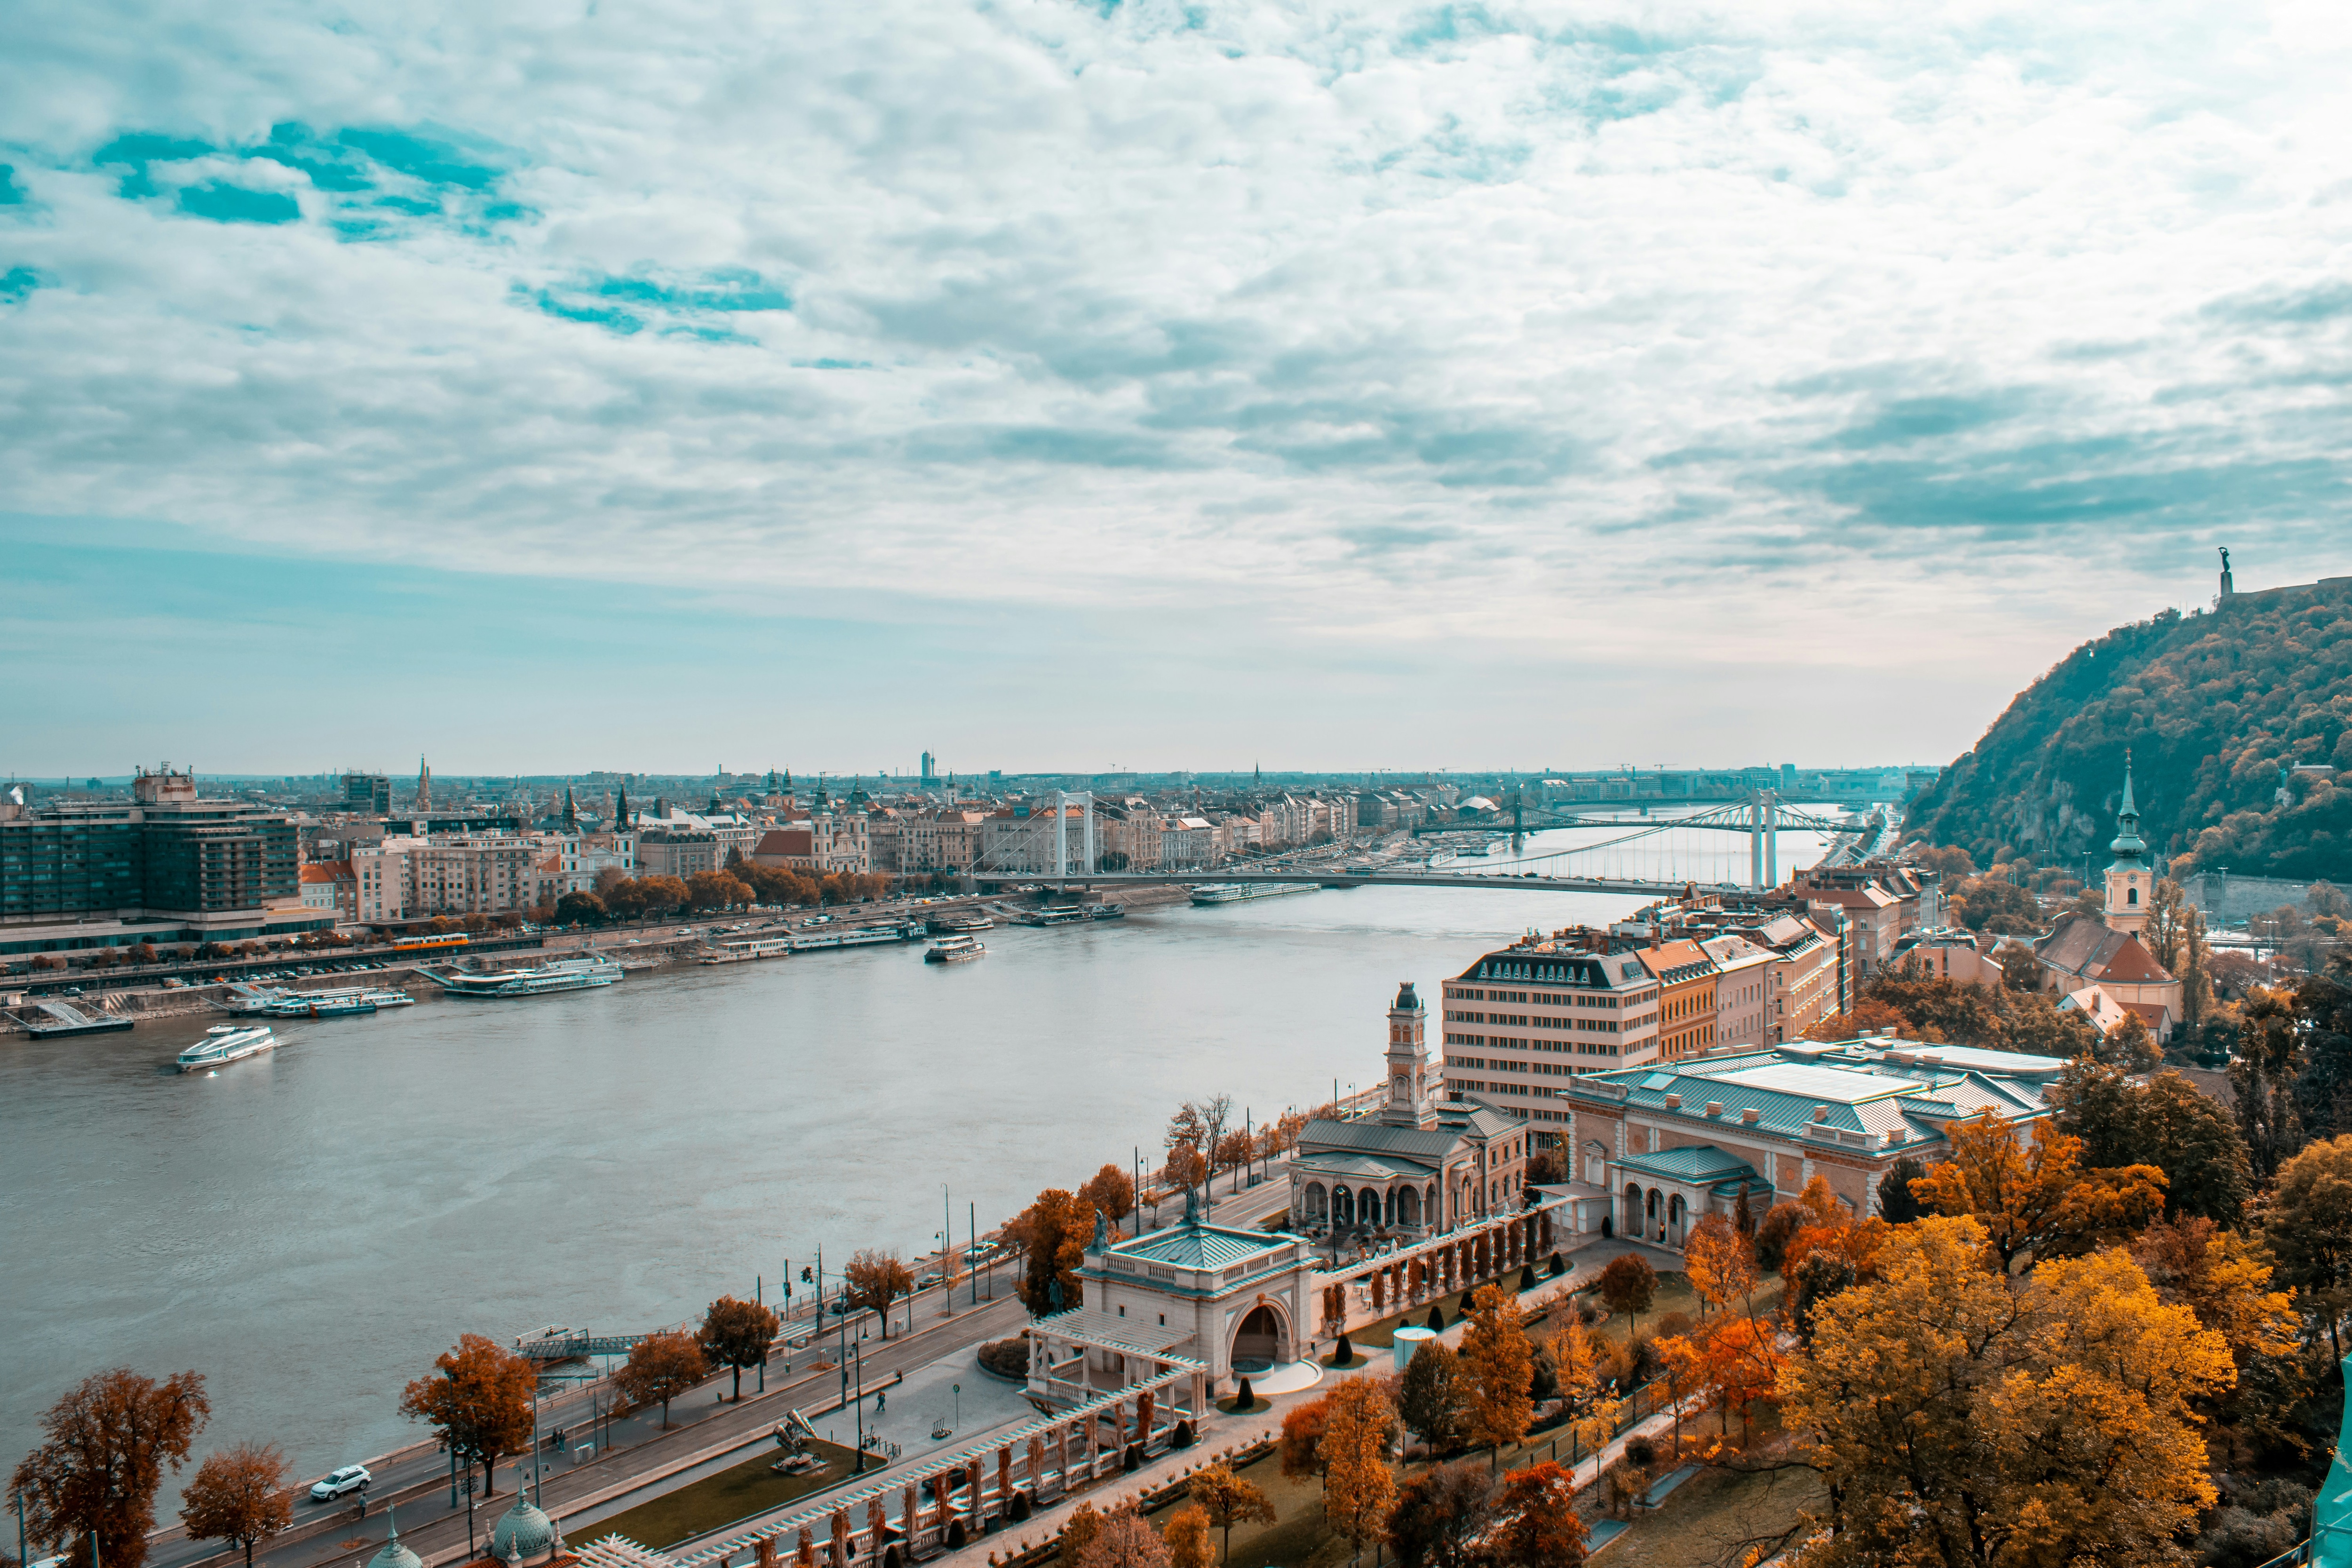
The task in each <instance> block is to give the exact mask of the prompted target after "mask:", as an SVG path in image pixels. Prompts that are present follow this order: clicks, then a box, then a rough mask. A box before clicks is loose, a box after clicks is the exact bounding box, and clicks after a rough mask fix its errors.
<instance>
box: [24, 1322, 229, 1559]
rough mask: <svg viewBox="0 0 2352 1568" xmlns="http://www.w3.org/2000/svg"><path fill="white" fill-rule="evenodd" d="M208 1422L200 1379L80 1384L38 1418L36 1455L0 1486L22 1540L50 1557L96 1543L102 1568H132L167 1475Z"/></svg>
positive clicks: (190, 1375)
mask: <svg viewBox="0 0 2352 1568" xmlns="http://www.w3.org/2000/svg"><path fill="white" fill-rule="evenodd" d="M211 1418H212V1405H211V1404H210V1403H209V1402H208V1401H207V1400H206V1399H205V1380H204V1376H203V1374H202V1373H194V1372H184V1373H180V1374H179V1375H178V1376H176V1377H173V1378H170V1379H167V1380H166V1381H164V1382H162V1383H158V1382H156V1381H155V1380H154V1379H153V1378H152V1377H142V1376H141V1375H140V1374H139V1373H135V1372H132V1371H131V1370H130V1369H129V1368H128V1367H118V1368H116V1369H115V1370H113V1371H111V1372H101V1373H94V1374H93V1375H91V1376H89V1377H86V1378H84V1379H83V1380H82V1381H81V1382H80V1383H79V1384H78V1385H76V1386H75V1387H74V1388H73V1389H72V1390H70V1391H69V1392H68V1393H67V1394H66V1395H65V1397H64V1398H62V1399H60V1400H58V1402H57V1403H56V1404H55V1405H50V1406H49V1408H48V1409H47V1411H45V1412H44V1413H43V1414H42V1415H41V1432H42V1435H43V1436H42V1440H41V1444H40V1447H37V1448H35V1449H34V1450H33V1451H32V1452H31V1453H29V1454H27V1455H26V1456H25V1458H23V1460H21V1461H20V1462H19V1463H18V1464H17V1466H16V1471H15V1473H14V1474H13V1475H12V1476H11V1477H10V1478H9V1481H8V1486H9V1489H10V1490H12V1491H14V1492H15V1493H16V1495H17V1497H18V1498H19V1499H20V1500H21V1506H22V1507H23V1509H24V1510H25V1511H24V1527H25V1533H26V1536H28V1537H29V1538H31V1539H32V1540H33V1541H36V1542H39V1543H40V1544H41V1545H42V1546H43V1547H45V1548H47V1549H48V1550H49V1551H52V1552H64V1551H65V1550H66V1549H67V1548H68V1546H70V1545H72V1544H73V1543H74V1542H82V1541H87V1540H88V1539H89V1537H90V1536H92V1535H95V1536H97V1538H98V1549H99V1557H100V1562H101V1563H105V1564H106V1565H107V1568H139V1565H140V1564H141V1563H144V1562H145V1561H146V1560H147V1532H148V1531H149V1530H150V1529H152V1527H153V1525H154V1522H155V1493H156V1491H157V1489H159V1488H161V1487H162V1486H163V1472H164V1470H165V1469H166V1468H169V1469H171V1470H172V1471H173V1472H174V1473H176V1472H177V1471H178V1470H179V1468H180V1467H181V1466H182V1465H184V1464H185V1463H187V1459H188V1448H189V1446H190V1445H191V1444H192V1443H194V1441H195V1437H196V1434H198V1433H199V1432H202V1431H203V1430H204V1429H205V1422H206V1421H208V1420H210V1419H211Z"/></svg>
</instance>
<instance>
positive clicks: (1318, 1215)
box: [1307, 1182, 1328, 1225]
mask: <svg viewBox="0 0 2352 1568" xmlns="http://www.w3.org/2000/svg"><path fill="white" fill-rule="evenodd" d="M1327 1212H1328V1204H1327V1201H1326V1199H1325V1197H1324V1194H1323V1184H1322V1183H1320V1182H1309V1183H1307V1223H1308V1224H1310V1225H1319V1224H1321V1223H1322V1222H1323V1220H1324V1218H1325V1217H1326V1215H1327Z"/></svg>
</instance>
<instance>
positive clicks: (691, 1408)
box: [147, 1166, 1289, 1568]
mask: <svg viewBox="0 0 2352 1568" xmlns="http://www.w3.org/2000/svg"><path fill="white" fill-rule="evenodd" d="M1226 1184H1229V1182H1221V1185H1226ZM1288 1202H1289V1198H1288V1186H1287V1184H1286V1181H1285V1180H1283V1179H1282V1178H1281V1175H1280V1168H1279V1166H1277V1167H1276V1170H1275V1172H1274V1174H1273V1176H1272V1178H1271V1179H1268V1180H1266V1181H1264V1182H1262V1183H1261V1184H1258V1185H1255V1186H1251V1187H1245V1188H1244V1190H1243V1191H1242V1192H1241V1194H1238V1195H1237V1196H1236V1195H1234V1194H1225V1195H1223V1196H1221V1197H1220V1198H1219V1199H1218V1200H1217V1203H1216V1206H1215V1209H1214V1211H1213V1213H1214V1216H1215V1217H1216V1218H1217V1219H1219V1220H1220V1221H1221V1222H1222V1223H1225V1224H1238V1225H1243V1226H1255V1225H1257V1224H1258V1223H1259V1222H1260V1221H1262V1220H1265V1219H1266V1218H1269V1217H1271V1216H1272V1215H1276V1214H1278V1213H1280V1212H1282V1211H1283V1210H1284V1209H1285V1208H1286V1207H1287V1205H1288ZM1171 1212H1172V1205H1171ZM1163 1217H1164V1216H1163ZM1130 1223H1132V1222H1130ZM1143 1223H1144V1224H1145V1225H1146V1226H1151V1225H1156V1224H1159V1223H1162V1218H1161V1217H1155V1216H1154V1215H1152V1214H1151V1213H1150V1212H1147V1213H1146V1214H1145V1215H1144V1221H1143ZM1012 1272H1013V1268H1012V1266H1011V1263H1010V1261H1009V1260H1008V1262H1007V1264H1006V1265H1005V1266H1003V1267H1000V1268H997V1269H996V1270H995V1271H994V1274H995V1276H996V1278H994V1279H989V1278H987V1277H986V1276H983V1280H982V1286H981V1290H982V1297H983V1299H982V1300H981V1302H980V1303H979V1304H978V1305H976V1306H975V1305H973V1304H971V1300H970V1293H971V1289H972V1285H971V1280H970V1279H959V1280H958V1281H957V1282H956V1299H957V1302H958V1304H957V1305H956V1307H955V1308H954V1310H953V1311H952V1312H951V1313H943V1312H942V1310H941V1306H940V1292H939V1291H938V1290H936V1289H932V1290H927V1291H923V1292H920V1293H919V1294H918V1295H917V1296H916V1297H915V1298H914V1299H913V1300H911V1301H910V1302H907V1303H902V1304H899V1305H898V1306H896V1307H894V1309H893V1310H892V1318H891V1321H892V1322H893V1323H903V1322H904V1321H906V1315H907V1314H908V1311H909V1310H911V1311H912V1314H913V1316H914V1320H915V1323H916V1327H915V1328H914V1330H913V1331H911V1332H906V1331H901V1332H898V1333H895V1334H894V1335H893V1336H892V1337H891V1338H890V1339H889V1340H888V1341H887V1342H885V1341H882V1340H879V1339H877V1338H873V1337H871V1333H872V1330H873V1327H874V1324H875V1321H876V1320H875V1318H874V1316H873V1314H872V1313H870V1312H865V1313H859V1314H857V1316H856V1318H855V1319H854V1320H853V1321H852V1322H851V1326H850V1328H849V1334H850V1335H851V1336H853V1337H855V1336H856V1335H858V1334H860V1333H865V1334H866V1335H867V1336H868V1337H866V1338H865V1339H863V1340H861V1341H859V1342H858V1344H859V1361H858V1362H854V1363H850V1364H851V1365H852V1366H855V1367H858V1368H859V1374H858V1375H859V1378H860V1381H861V1383H862V1386H863V1388H864V1390H865V1393H864V1394H863V1397H862V1403H863V1404H864V1405H865V1408H866V1411H867V1412H869V1413H870V1412H871V1411H872V1410H873V1408H874V1404H875V1401H876V1399H877V1396H881V1395H884V1394H887V1392H888V1391H889V1385H890V1384H891V1383H892V1380H893V1379H894V1378H895V1377H896V1376H897V1375H898V1374H899V1373H911V1372H914V1371H916V1370H917V1369H919V1368H920V1367H924V1366H928V1365H929V1364H931V1363H934V1362H937V1361H940V1360H941V1359H942V1358H945V1357H949V1356H953V1355H957V1354H958V1353H959V1352H962V1353H967V1354H968V1353H970V1352H976V1351H977V1349H978V1347H979V1346H980V1345H981V1344H982V1343H983V1342H986V1341H990V1340H1000V1339H1007V1338H1010V1337H1011V1336H1013V1335H1014V1334H1017V1333H1018V1332H1020V1331H1021V1327H1022V1325H1023V1324H1024V1323H1026V1322H1027V1321H1029V1314H1028V1312H1027V1310H1025V1309H1024V1308H1023V1307H1022V1305H1021V1303H1020V1300H1018V1298H1016V1297H1015V1296H1014V1295H1013V1291H1012V1289H1011V1275H1012ZM991 1293H993V1299H989V1297H990V1295H991ZM835 1322H836V1323H837V1322H838V1320H835ZM809 1329H810V1325H809V1324H808V1322H807V1321H805V1320H799V1319H796V1320H794V1321H793V1323H792V1324H790V1325H788V1327H787V1330H786V1332H787V1334H788V1335H791V1336H793V1337H798V1336H801V1335H805V1334H807V1333H808V1332H809ZM840 1359H841V1358H840V1341H839V1331H838V1330H837V1329H828V1331H826V1332H825V1334H824V1336H823V1342H822V1343H817V1342H812V1343H809V1344H805V1345H802V1346H798V1347H793V1346H792V1345H788V1344H786V1343H784V1342H781V1341H780V1342H779V1343H778V1346H777V1348H776V1350H775V1352H773V1353H772V1354H771V1356H770V1358H769V1362H768V1367H767V1384H768V1387H767V1392H766V1393H764V1394H761V1393H756V1392H754V1390H755V1388H756V1384H757V1378H758V1373H757V1372H756V1370H748V1371H746V1372H745V1373H744V1374H743V1381H744V1390H743V1397H742V1400H741V1401H740V1403H726V1402H723V1396H724V1395H726V1394H727V1393H728V1392H729V1391H730V1389H731V1388H732V1387H733V1383H734V1379H733V1374H732V1373H721V1374H720V1375H719V1376H718V1377H714V1378H712V1379H711V1380H710V1381H709V1382H708V1383H706V1384H702V1385H701V1386H699V1387H698V1388H695V1389H693V1390H692V1391H690V1392H688V1393H687V1394H681V1395H679V1396H678V1398H677V1399H676V1400H674V1401H673V1402H672V1403H671V1405H670V1409H669V1419H670V1428H669V1429H668V1430H667V1431H665V1430H663V1429H662V1427H661V1418H662V1413H661V1410H660V1408H659V1407H658V1406H656V1407H654V1408H652V1409H648V1410H640V1411H635V1412H633V1413H631V1414H630V1415H625V1416H613V1417H607V1418H606V1419H605V1420H604V1421H602V1422H599V1421H597V1420H596V1419H595V1416H594V1409H595V1406H596V1405H597V1404H599V1403H601V1404H603V1405H610V1403H611V1401H612V1399H613V1393H612V1390H611V1387H610V1385H609V1384H605V1383H604V1382H603V1381H601V1380H599V1381H598V1382H597V1383H595V1384H593V1385H591V1386H585V1387H580V1388H575V1389H571V1390H567V1391H564V1392H562V1393H559V1394H553V1395H551V1396H549V1397H547V1398H544V1399H542V1401H541V1405H540V1409H541V1429H542V1430H543V1431H551V1430H553V1429H554V1428H556V1427H559V1426H560V1427H563V1428H565V1429H566V1433H567V1439H568V1441H567V1445H566V1446H567V1448H571V1449H576V1448H577V1447H579V1446H580V1445H582V1444H587V1443H593V1444H595V1445H596V1446H597V1452H596V1454H595V1456H594V1458H591V1459H589V1460H588V1461H586V1462H584V1463H580V1464H574V1463H573V1462H572V1458H571V1455H570V1454H569V1453H554V1452H542V1453H541V1456H540V1488H539V1498H540V1502H541V1507H543V1508H544V1509H545V1510H547V1512H548V1513H549V1514H551V1515H552V1516H553V1517H555V1518H556V1519H558V1520H559V1521H562V1524H563V1527H564V1531H565V1534H566V1537H567V1539H569V1540H570V1541H571V1542H572V1544H573V1545H575V1546H577V1545H579V1544H581V1543H582V1542H586V1541H590V1540H593V1539H594V1538H595V1535H596V1533H597V1531H596V1530H595V1528H594V1521H596V1520H598V1519H601V1518H610V1517H612V1516H613V1515H614V1514H617V1513H619V1512H621V1511H622V1510H625V1509H628V1508H632V1507H634V1506H635V1505H636V1504H637V1503H640V1502H643V1501H645V1500H646V1499H648V1498H652V1497H657V1496H660V1495H661V1494H662V1493H664V1492H667V1491H670V1490H673V1489H676V1488H677V1487H681V1486H686V1485H689V1484H691V1483H692V1482H694V1481H696V1480H698V1479H701V1478H702V1477H703V1476H705V1475H707V1474H710V1473H712V1472H715V1471H717V1470H719V1469H722V1468H727V1467H729V1466H731V1465H735V1464H740V1463H741V1462H742V1461H744V1460H745V1459H748V1458H751V1457H753V1456H754V1455H755V1454H756V1453H760V1452H764V1451H767V1450H769V1449H771V1448H772V1447H773V1442H772V1436H771V1434H772V1432H773V1431H774V1428H775V1426H776V1424H777V1423H778V1422H780V1421H782V1419H783V1417H784V1414H785V1412H787V1411H790V1410H800V1411H803V1413H805V1414H807V1415H809V1416H810V1417H811V1418H812V1420H813V1421H814V1423H815V1425H816V1426H817V1428H818V1429H819V1430H820V1431H823V1430H824V1429H825V1427H826V1426H828V1425H830V1426H836V1427H839V1426H845V1425H846V1424H849V1423H853V1422H854V1421H855V1419H856V1417H855V1416H854V1415H852V1413H851V1411H850V1410H849V1408H848V1406H847V1405H844V1404H843V1402H842V1394H843V1387H844V1380H843V1376H842V1367H841V1365H840V1364H838V1363H839V1361H840ZM813 1363H816V1364H813ZM861 1363H862V1365H861ZM988 1376H989V1374H988V1373H983V1372H982V1371H981V1370H980V1368H979V1366H978V1364H977V1363H976V1362H975V1363H974V1364H973V1366H972V1369H971V1378H972V1380H973V1381H974V1382H979V1381H981V1380H983V1379H985V1378H987V1377H988ZM850 1393H851V1394H852V1399H853V1402H857V1394H856V1386H853V1387H852V1388H851V1389H850ZM835 1412H838V1413H839V1414H838V1415H835V1418H834V1419H833V1420H832V1421H831V1422H828V1420H827V1419H826V1417H827V1416H828V1415H834V1413H835ZM841 1436H843V1438H844V1439H845V1440H846V1439H847V1438H848V1436H849V1434H848V1432H847V1431H846V1430H844V1431H843V1432H842V1434H841ZM961 1439H962V1435H961V1434H959V1435H958V1437H957V1439H955V1440H961ZM845 1446H846V1442H845ZM370 1468H372V1469H373V1472H374V1478H375V1479H374V1482H373V1486H372V1487H371V1489H370V1490H369V1494H368V1500H367V1509H366V1516H365V1518H364V1519H362V1518H361V1517H359V1511H358V1503H357V1500H356V1499H354V1498H346V1499H342V1500H338V1501H335V1502H331V1503H312V1502H310V1500H309V1498H308V1493H307V1490H306V1491H305V1492H304V1493H302V1494H301V1497H300V1500H298V1502H297V1503H296V1505H295V1515H294V1525H293V1527H292V1528H291V1529H290V1530H289V1531H286V1532H285V1533H284V1534H282V1535H280V1536H278V1537H277V1538H276V1539H275V1540H272V1541H270V1542H266V1543H264V1544H263V1545H262V1546H261V1547H260V1548H258V1549H257V1551H256V1552H255V1553H254V1559H253V1560H254V1563H255V1565H256V1568H360V1565H362V1564H364V1563H366V1562H367V1560H368V1559H369V1558H370V1557H372V1556H373V1555H374V1554H375V1552H377V1551H378V1550H380V1549H381V1548H382V1546H383V1541H384V1535H385V1531H386V1528H387V1526H386V1521H385V1515H386V1510H387V1507H389V1509H390V1510H392V1511H393V1513H394V1514H395V1515H396V1517H397V1519H398V1521H399V1524H400V1539H401V1541H402V1542H403V1543H404V1544H405V1545H406V1546H408V1547H409V1548H410V1549H411V1550H412V1551H414V1552H416V1553H417V1554H418V1555H419V1556H421V1557H423V1558H424V1559H425V1563H427V1564H428V1565H429V1568H437V1565H439V1564H444V1563H457V1562H462V1561H465V1560H466V1559H467V1554H468V1536H469V1533H470V1534H471V1536H472V1538H473V1541H474V1543H475V1544H476V1545H478V1546H479V1545H480V1543H482V1542H487V1540H488V1535H489V1532H490V1531H491V1529H492V1527H493V1526H495V1525H496V1524H497V1522H498V1520H499V1515H501V1514H503V1513H505V1512H506V1510H508V1509H509V1508H510V1507H512V1506H513V1503H514V1493H515V1489H516V1488H517V1486H518V1485H520V1486H521V1487H523V1488H524V1489H528V1488H529V1486H530V1473H531V1461H530V1458H527V1457H526V1458H521V1459H519V1460H518V1459H505V1460H501V1461H500V1462H499V1467H498V1486H499V1495H498V1496H497V1497H495V1498H489V1499H484V1498H482V1497H480V1496H476V1497H475V1499H474V1500H473V1502H474V1518H473V1521H472V1526H471V1530H470V1532H469V1530H468V1525H467V1517H466V1500H465V1499H464V1497H463V1496H462V1495H460V1497H459V1498H458V1501H457V1507H455V1508H452V1507H451V1506H450V1502H449V1497H450V1479H449V1468H448V1460H447V1457H446V1455H445V1454H443V1453H442V1452H441V1451H440V1450H439V1449H437V1448H435V1447H432V1446H431V1445H430V1444H429V1443H422V1444H418V1445H416V1446H415V1447H410V1448H407V1449H404V1450H402V1451H401V1452H399V1453H397V1454H395V1455H393V1456H390V1457H388V1458H383V1459H382V1460H379V1461H377V1462H375V1463H373V1464H372V1465H371V1467H370ZM884 1468H887V1465H886V1463H885V1461H883V1460H882V1459H880V1458H876V1459H873V1460H871V1461H870V1462H869V1468H868V1470H867V1474H868V1475H877V1474H880V1473H881V1472H882V1470H883V1469H884ZM477 1475H478V1471H477ZM347 1542H357V1543H358V1544H356V1545H352V1544H346V1543H347ZM480 1549H481V1550H482V1551H485V1552H486V1551H487V1546H481V1547H480ZM147 1561H148V1563H149V1565H150V1568H236V1564H238V1563H242V1561H243V1558H242V1555H241V1554H239V1553H236V1552H222V1551H220V1550H219V1549H218V1548H217V1547H216V1546H215V1544H214V1543H212V1542H192V1541H190V1540H188V1539H187V1536H186V1532H185V1531H182V1530H180V1529H177V1528H173V1529H171V1530H167V1531H158V1532H157V1533H156V1534H155V1535H153V1536H152V1537H150V1539H149V1550H148V1556H147Z"/></svg>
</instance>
